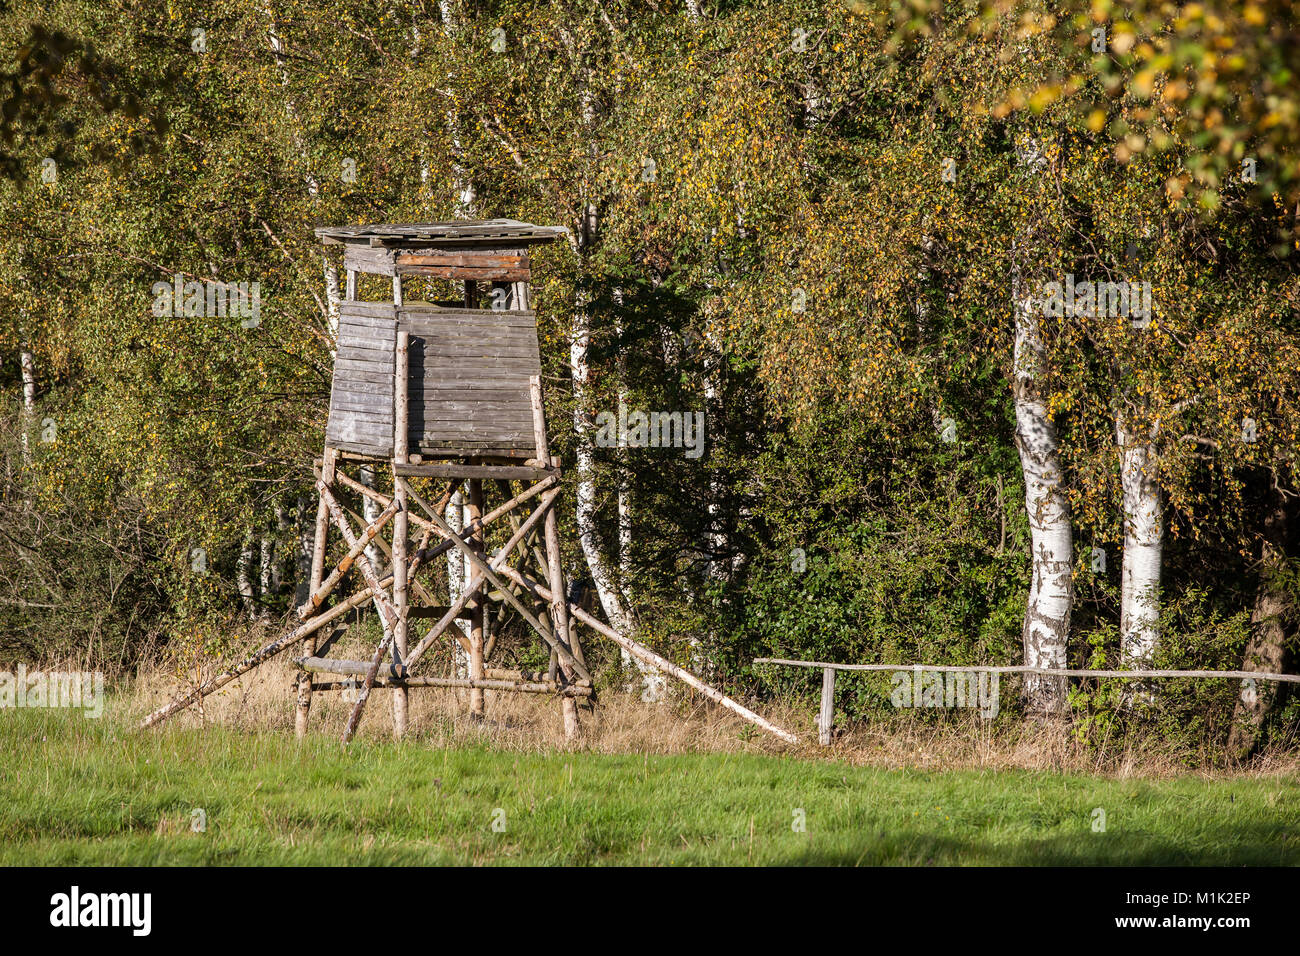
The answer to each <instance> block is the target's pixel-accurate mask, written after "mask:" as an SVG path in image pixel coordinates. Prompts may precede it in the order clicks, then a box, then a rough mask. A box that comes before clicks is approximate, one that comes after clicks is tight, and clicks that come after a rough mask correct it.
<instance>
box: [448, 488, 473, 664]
mask: <svg viewBox="0 0 1300 956" xmlns="http://www.w3.org/2000/svg"><path fill="white" fill-rule="evenodd" d="M445 514H446V521H447V526H448V527H450V528H451V530H452V531H455V532H456V533H457V534H461V533H463V532H464V530H465V526H466V525H467V524H469V520H468V518H467V517H466V515H465V495H464V493H463V490H462V489H461V488H457V489H456V493H455V494H453V495H452V496H451V500H450V501H449V502H447V510H446V512H445ZM469 580H470V567H469V559H468V558H467V557H465V552H463V551H461V550H460V548H452V549H451V550H450V551H448V552H447V598H448V604H449V605H455V604H456V603H457V602H458V601H459V600H460V596H461V595H462V594H464V593H465V589H466V588H468V587H469ZM456 626H457V627H459V628H460V629H461V630H462V631H463V632H464V633H466V634H468V633H469V618H468V617H461V618H457V619H456ZM452 653H453V654H454V655H455V659H456V676H457V677H458V678H460V679H462V680H468V679H469V654H468V652H466V650H465V648H464V647H463V646H462V645H461V643H460V641H455V642H453V650H452Z"/></svg>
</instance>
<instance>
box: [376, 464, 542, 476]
mask: <svg viewBox="0 0 1300 956" xmlns="http://www.w3.org/2000/svg"><path fill="white" fill-rule="evenodd" d="M394 468H395V470H396V471H397V473H398V474H399V475H403V476H407V477H411V478H506V479H510V478H523V479H540V478H546V477H548V476H550V475H552V474H554V472H553V471H552V470H551V469H547V468H532V467H529V466H526V465H394Z"/></svg>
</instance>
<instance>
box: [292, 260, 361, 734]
mask: <svg viewBox="0 0 1300 956" xmlns="http://www.w3.org/2000/svg"><path fill="white" fill-rule="evenodd" d="M348 280H349V282H350V283H351V282H354V281H355V276H354V274H353V273H348ZM353 288H354V287H353ZM337 464H338V454H337V453H336V452H335V451H333V450H332V449H330V448H326V449H325V450H324V452H323V453H322V455H321V479H322V480H323V481H324V482H325V483H326V484H327V485H332V484H333V483H334V471H335V468H336V466H337ZM329 527H330V518H329V511H328V510H327V509H326V507H325V502H324V501H323V500H321V499H319V498H318V499H317V501H316V529H315V530H316V537H315V540H314V541H313V542H312V551H311V574H310V577H309V578H308V582H307V593H308V594H309V595H313V594H316V593H317V592H318V591H319V590H320V587H321V582H322V579H323V578H324V575H325V554H326V549H327V546H328V544H329ZM318 606H319V605H318ZM305 640H306V641H307V653H308V654H315V653H316V651H317V647H318V645H317V642H316V632H315V631H313V632H312V633H311V634H310V635H308V636H307V637H306V638H305ZM310 717H311V679H310V678H306V679H299V681H298V700H297V705H296V707H295V708H294V718H293V730H294V735H295V736H297V737H305V736H306V735H307V724H308V720H309V719H310Z"/></svg>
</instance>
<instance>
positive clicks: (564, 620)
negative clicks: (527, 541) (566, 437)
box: [528, 375, 585, 740]
mask: <svg viewBox="0 0 1300 956" xmlns="http://www.w3.org/2000/svg"><path fill="white" fill-rule="evenodd" d="M528 398H529V405H530V406H531V410H532V418H533V441H534V442H535V443H536V446H537V457H538V458H539V459H540V460H542V461H545V462H549V461H550V460H551V445H550V440H549V439H548V438H547V436H546V411H545V408H544V406H543V404H542V379H541V376H540V375H534V376H532V377H531V378H529V380H528ZM557 463H558V459H557ZM544 527H545V531H544V534H545V537H546V571H547V575H548V578H549V581H548V583H549V584H550V586H551V593H552V595H554V597H553V598H552V600H551V603H550V614H551V625H552V627H553V628H554V630H555V633H556V634H558V635H559V636H560V638H561V639H562V640H565V641H567V642H568V643H569V646H570V649H571V650H572V651H573V656H574V660H576V661H582V650H581V646H580V645H579V644H578V642H577V640H576V635H575V634H574V633H573V629H572V628H571V627H570V625H569V604H568V601H567V599H566V590H565V587H564V571H563V569H562V568H561V567H560V534H559V524H558V522H557V520H556V517H555V509H554V508H552V509H551V510H550V511H549V512H548V513H547V515H546V524H545V526H544ZM583 663H585V662H583ZM559 664H560V667H561V668H562V670H563V673H564V679H565V681H566V682H567V681H571V680H573V677H574V674H573V670H572V668H570V667H566V666H565V665H564V663H563V662H559ZM560 713H561V719H562V721H563V724H564V738H565V739H566V740H576V739H577V737H578V733H579V726H578V708H577V705H576V704H574V703H573V701H572V699H569V700H566V701H565V702H564V704H563V705H562V706H561V711H560Z"/></svg>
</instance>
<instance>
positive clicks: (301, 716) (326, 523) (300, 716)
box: [293, 448, 338, 737]
mask: <svg viewBox="0 0 1300 956" xmlns="http://www.w3.org/2000/svg"><path fill="white" fill-rule="evenodd" d="M337 461H338V452H336V451H335V450H334V449H333V448H326V449H325V454H324V455H323V456H322V458H321V480H322V481H324V482H325V483H326V484H329V485H332V484H333V483H334V469H335V465H336V462H337ZM329 528H330V520H329V510H328V509H327V508H326V506H325V501H324V499H320V500H319V501H317V503H316V539H315V541H314V542H313V544H312V552H311V584H310V587H309V588H308V595H309V599H310V596H312V595H315V594H316V592H317V591H319V590H320V586H321V576H322V575H323V574H324V573H325V549H326V546H327V545H328V543H329ZM316 607H318V608H319V607H320V605H319V604H317V605H316ZM316 638H317V635H316V634H312V636H311V637H309V638H307V656H308V657H313V656H315V654H316V646H317V645H316ZM310 716H311V675H310V674H307V673H303V674H299V675H298V706H297V709H296V710H295V712H294V717H293V731H294V733H295V734H296V735H297V736H299V737H303V736H306V734H307V721H308V718H309V717H310Z"/></svg>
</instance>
